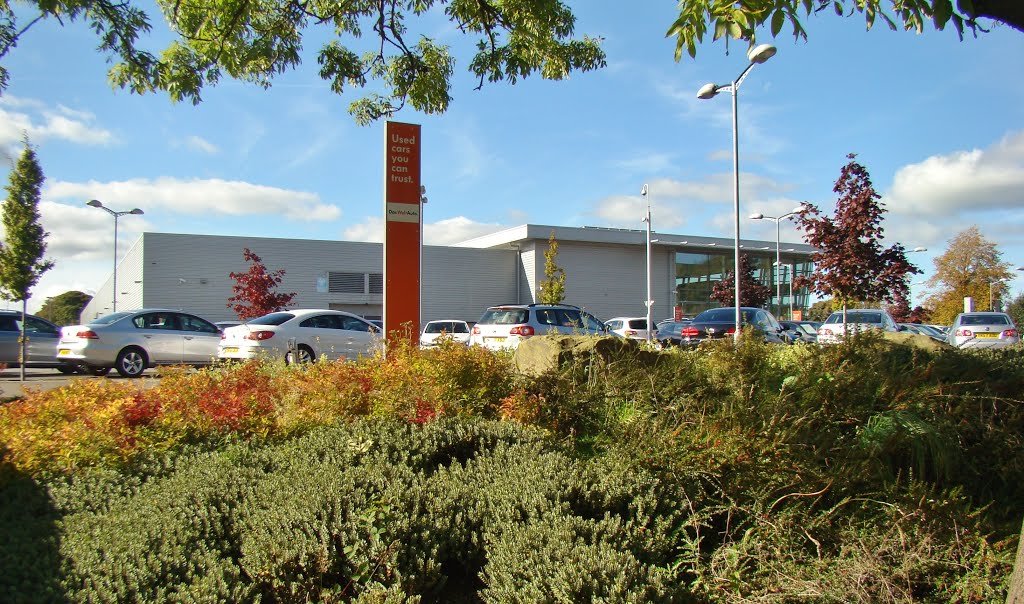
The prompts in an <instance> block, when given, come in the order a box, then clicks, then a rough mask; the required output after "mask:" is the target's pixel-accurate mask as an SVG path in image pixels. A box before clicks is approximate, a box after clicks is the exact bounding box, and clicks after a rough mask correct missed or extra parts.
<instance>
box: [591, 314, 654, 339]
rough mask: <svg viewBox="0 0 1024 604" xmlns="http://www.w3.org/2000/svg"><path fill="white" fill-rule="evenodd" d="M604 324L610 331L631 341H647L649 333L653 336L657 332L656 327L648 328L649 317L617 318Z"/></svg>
mask: <svg viewBox="0 0 1024 604" xmlns="http://www.w3.org/2000/svg"><path fill="white" fill-rule="evenodd" d="M604 324H605V325H607V326H608V329H609V330H611V331H614V332H615V333H617V334H619V335H620V336H622V337H624V338H628V339H631V340H647V334H648V333H650V334H651V336H653V335H654V332H656V331H657V328H656V327H648V324H647V317H615V318H614V319H608V320H607V321H605V322H604Z"/></svg>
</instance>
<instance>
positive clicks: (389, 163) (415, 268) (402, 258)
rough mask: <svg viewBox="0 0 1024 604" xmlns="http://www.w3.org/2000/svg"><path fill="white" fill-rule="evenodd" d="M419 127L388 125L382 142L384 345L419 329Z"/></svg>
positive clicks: (414, 336)
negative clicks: (385, 335)
mask: <svg viewBox="0 0 1024 604" xmlns="http://www.w3.org/2000/svg"><path fill="white" fill-rule="evenodd" d="M420 197H421V190H420V126H419V124H403V123H401V122H388V123H387V128H386V130H385V141H384V329H385V330H386V331H387V339H388V343H389V345H393V344H395V343H397V342H398V341H399V340H400V339H402V338H405V339H407V340H409V341H410V342H411V343H413V344H415V342H416V341H417V338H418V336H419V328H420V252H421V242H422V240H421V238H420V223H421V220H420V208H421V206H420Z"/></svg>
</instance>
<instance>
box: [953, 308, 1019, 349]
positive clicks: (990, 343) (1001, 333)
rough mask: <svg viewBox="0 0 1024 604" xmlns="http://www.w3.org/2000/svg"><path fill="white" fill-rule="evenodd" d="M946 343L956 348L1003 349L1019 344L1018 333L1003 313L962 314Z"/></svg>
mask: <svg viewBox="0 0 1024 604" xmlns="http://www.w3.org/2000/svg"><path fill="white" fill-rule="evenodd" d="M946 341H947V342H949V343H950V344H952V345H953V346H956V347H957V348H1003V347H1006V346H1013V345H1014V344H1019V343H1020V332H1018V331H1017V326H1016V325H1014V324H1013V319H1011V318H1010V315H1008V314H1006V313H1004V312H962V313H960V314H959V315H957V316H956V320H954V321H953V327H952V328H951V329H950V330H949V334H948V335H947V336H946Z"/></svg>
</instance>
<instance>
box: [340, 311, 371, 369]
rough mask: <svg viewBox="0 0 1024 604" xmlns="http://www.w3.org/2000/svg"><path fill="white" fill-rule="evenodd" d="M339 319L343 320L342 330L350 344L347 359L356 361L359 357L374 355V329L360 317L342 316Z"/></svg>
mask: <svg viewBox="0 0 1024 604" xmlns="http://www.w3.org/2000/svg"><path fill="white" fill-rule="evenodd" d="M339 319H340V320H341V329H342V331H343V332H344V334H345V339H346V340H347V342H348V353H347V354H348V356H347V358H349V359H355V358H358V357H359V356H367V355H370V354H373V352H374V350H373V348H374V343H375V342H374V340H375V338H374V331H375V330H374V327H373V326H372V325H370V324H369V323H368V322H366V321H363V320H360V319H359V318H358V317H349V316H345V315H341V316H340V317H339Z"/></svg>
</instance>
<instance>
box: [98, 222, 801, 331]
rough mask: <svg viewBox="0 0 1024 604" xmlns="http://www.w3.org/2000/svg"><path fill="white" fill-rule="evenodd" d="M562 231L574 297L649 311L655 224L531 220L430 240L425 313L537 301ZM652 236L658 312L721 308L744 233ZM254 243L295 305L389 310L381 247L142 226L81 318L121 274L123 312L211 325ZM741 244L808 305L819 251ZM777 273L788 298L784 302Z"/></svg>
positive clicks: (624, 312)
mask: <svg viewBox="0 0 1024 604" xmlns="http://www.w3.org/2000/svg"><path fill="white" fill-rule="evenodd" d="M552 233H554V237H555V239H556V241H557V242H558V255H557V258H556V261H555V262H556V264H557V265H558V266H559V267H561V268H562V269H563V270H564V271H565V275H566V279H565V302H566V303H568V304H575V305H577V306H581V307H584V308H586V309H587V310H588V311H590V312H591V313H593V314H594V315H596V316H598V317H600V318H602V319H608V318H611V317H614V316H637V317H642V316H644V315H646V313H647V310H646V308H645V306H644V299H645V297H646V293H647V282H646V278H647V262H648V259H647V233H646V231H641V230H630V229H610V228H600V227H559V226H548V225H538V224H524V225H520V226H517V227H513V228H510V229H506V230H503V231H499V232H496V233H492V234H490V235H486V236H483V237H477V238H475V239H470V240H468V241H464V242H461V243H458V244H455V245H451V246H430V245H427V246H423V252H422V259H421V312H420V318H421V320H422V321H423V322H426V321H429V320H433V319H463V320H467V321H476V320H477V319H478V318H479V317H480V315H481V314H482V313H483V311H484V310H485V309H486V308H487V307H488V306H493V305H496V304H507V303H524V304H525V303H532V302H537V301H538V300H539V297H540V291H539V286H540V284H541V283H542V282H543V280H544V278H545V276H544V252H545V251H546V250H547V249H548V239H549V237H550V236H551V235H552ZM651 242H652V243H651V256H650V268H651V282H652V283H651V285H652V291H651V297H652V299H653V300H654V306H653V311H652V317H653V318H654V319H656V320H657V319H663V318H666V317H671V316H673V313H674V312H675V313H678V314H682V315H685V316H693V315H694V314H696V313H698V312H700V311H702V310H704V309H707V308H714V307H717V306H719V304H717V303H716V302H714V301H712V300H711V298H710V296H711V290H712V288H713V287H714V285H715V283H716V282H718V281H720V280H721V279H722V278H723V276H724V275H725V274H726V273H727V272H728V271H730V270H731V269H732V267H733V262H734V260H733V247H734V240H733V239H731V238H729V239H725V238H718V237H701V236H693V235H673V234H667V233H654V234H652V239H651ZM245 248H249V249H250V250H251V251H252V252H253V253H255V254H256V255H257V256H259V257H260V258H261V260H262V262H263V264H264V265H265V266H266V268H267V270H268V271H270V272H273V271H276V270H279V269H283V270H284V271H285V273H284V275H283V279H282V282H281V284H280V286H279V287H278V288H277V291H278V292H284V293H291V292H295V293H296V294H297V295H296V296H295V298H294V299H293V301H292V304H291V306H292V307H293V308H331V309H338V310H345V311H349V312H352V313H355V314H358V315H361V316H364V317H367V318H371V319H377V318H380V317H382V316H383V303H384V276H383V266H384V258H383V255H384V247H383V244H381V243H366V242H356V241H317V240H305V239H278V238H263V237H237V236H218V235H187V234H175V233H143V234H142V235H141V236H139V238H138V239H137V240H136V241H135V243H134V244H133V245H132V247H131V249H130V250H129V251H128V253H127V254H126V255H125V256H124V258H123V259H121V261H120V262H119V263H118V265H117V278H116V280H115V279H113V278H108V279H107V281H106V282H105V283H104V284H103V285H101V286H100V287H99V288H98V289H97V291H96V294H95V296H94V297H93V299H92V301H91V302H90V303H89V304H88V305H87V306H86V307H85V309H84V310H83V311H82V320H83V321H88V320H90V319H93V318H96V317H99V316H101V315H105V314H109V313H110V312H111V311H112V309H113V307H114V304H113V301H114V296H113V292H114V290H113V286H114V283H115V281H116V284H117V290H118V291H117V297H116V300H117V310H131V309H135V308H155V307H159V308H175V309H182V310H186V311H189V312H192V313H195V314H198V315H200V316H203V317H205V318H207V319H210V320H211V321H221V320H232V319H236V318H237V317H235V315H234V312H233V311H232V310H231V309H230V308H229V306H228V301H227V300H228V298H230V297H232V296H233V295H234V291H233V289H232V287H233V285H234V284H235V281H234V280H233V279H231V277H230V274H231V273H244V272H246V271H248V270H249V264H248V263H247V262H246V261H245V260H244V258H243V256H242V254H243V250H244V249H245ZM740 248H741V252H742V253H744V254H748V255H749V256H750V258H751V261H752V262H751V263H752V264H753V265H754V267H755V272H754V275H755V277H756V278H758V279H760V280H761V282H762V283H764V284H766V285H769V286H770V287H771V288H772V294H773V300H772V304H771V306H770V310H772V311H773V312H775V314H776V315H781V316H780V318H783V317H788V316H789V315H790V309H793V310H800V309H805V308H807V306H808V294H807V292H806V291H801V290H796V291H795V292H794V291H791V288H790V283H791V282H792V278H793V276H794V275H795V276H801V275H804V274H807V273H808V272H809V271H810V270H811V269H812V264H811V262H810V255H811V254H812V253H813V252H814V251H815V250H814V248H812V247H811V246H808V245H806V244H797V243H786V242H782V243H781V244H779V249H780V254H781V265H782V269H781V270H780V271H778V272H776V271H774V270H773V269H774V263H775V258H776V242H775V241H770V242H769V241H757V240H741V243H740ZM776 278H777V279H780V281H781V290H782V299H781V304H780V301H779V300H775V299H774V295H775V293H776V291H777V282H776V281H775V279H776Z"/></svg>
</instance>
